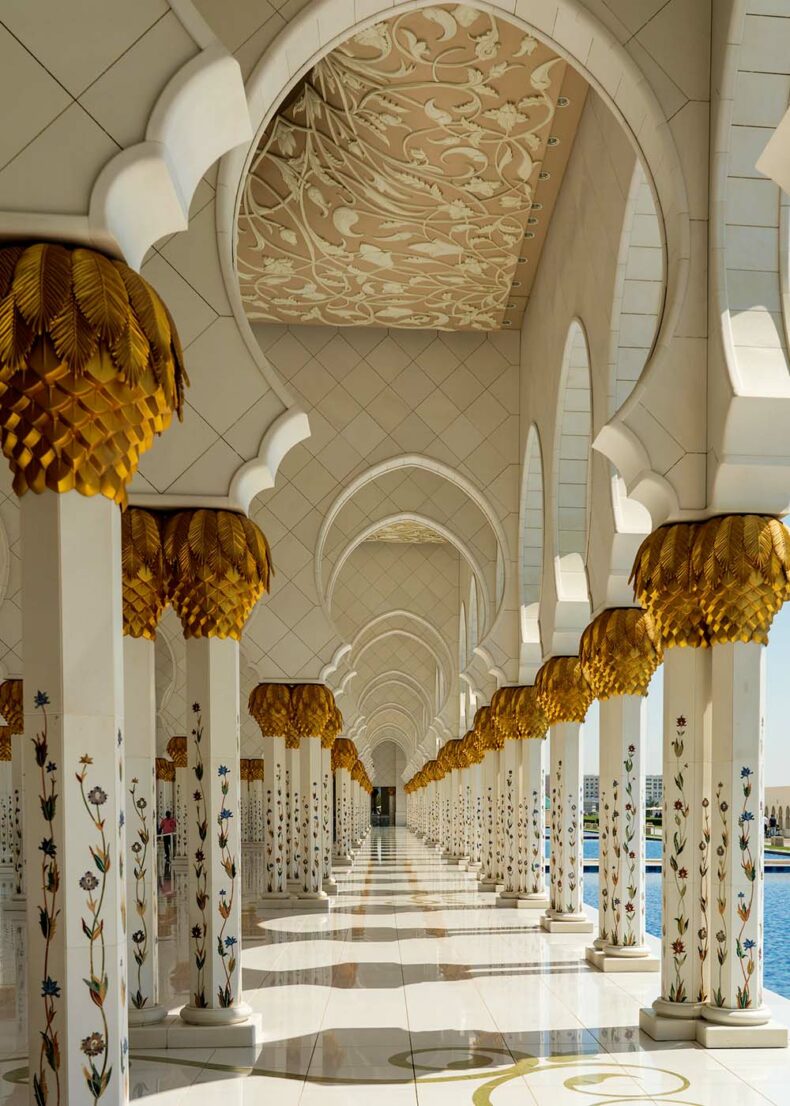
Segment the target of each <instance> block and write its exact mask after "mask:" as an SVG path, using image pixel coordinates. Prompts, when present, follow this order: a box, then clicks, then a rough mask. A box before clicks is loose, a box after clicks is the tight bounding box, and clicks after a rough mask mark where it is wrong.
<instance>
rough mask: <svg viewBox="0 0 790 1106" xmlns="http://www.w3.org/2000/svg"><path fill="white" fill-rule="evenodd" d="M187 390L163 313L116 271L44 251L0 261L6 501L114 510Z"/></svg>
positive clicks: (81, 257)
mask: <svg viewBox="0 0 790 1106" xmlns="http://www.w3.org/2000/svg"><path fill="white" fill-rule="evenodd" d="M186 383H187V377H186V372H185V370H184V365H183V355H182V353H181V346H180V343H179V340H178V334H177V332H176V328H175V325H174V323H173V320H172V318H171V317H170V314H169V312H168V310H167V308H166V307H165V305H164V304H163V303H162V301H161V299H160V298H159V296H158V295H157V293H156V292H155V291H154V290H153V288H152V287H151V286H150V285H149V284H148V283H147V282H146V281H145V280H144V279H143V278H142V277H141V276H140V275H139V274H138V273H136V272H134V270H132V269H130V268H129V267H128V266H127V265H125V264H124V263H123V262H122V261H117V260H113V259H110V258H107V257H105V256H104V255H103V254H100V253H97V252H96V251H95V250H89V249H83V248H80V247H78V248H73V249H72V248H70V247H67V246H63V245H57V244H53V243H36V244H34V245H29V246H22V245H17V246H5V247H4V248H2V249H0V438H1V439H2V450H3V453H4V455H5V456H6V457H7V458H8V460H9V462H10V464H11V469H12V472H13V474H14V491H15V492H16V494H17V495H20V496H21V495H24V494H25V492H27V491H33V492H37V493H40V492H43V491H45V490H49V491H52V492H68V491H72V490H76V491H78V492H80V493H81V494H82V495H88V496H91V495H103V496H106V497H107V498H109V499H112V500H114V501H115V502H116V503H120V504H125V503H126V487H127V484H128V483H129V481H130V480H131V478H132V477H133V476H134V473H135V471H136V469H137V465H138V462H139V460H140V456H141V454H143V453H144V452H145V451H146V450H147V449H150V447H151V445H152V443H153V440H154V435H156V434H161V433H162V431H164V430H166V429H167V427H168V426H169V425H170V421H171V419H172V416H173V412H174V411H176V412H177V413H178V415H179V416H180V415H181V409H182V401H183V391H184V387H185V385H186Z"/></svg>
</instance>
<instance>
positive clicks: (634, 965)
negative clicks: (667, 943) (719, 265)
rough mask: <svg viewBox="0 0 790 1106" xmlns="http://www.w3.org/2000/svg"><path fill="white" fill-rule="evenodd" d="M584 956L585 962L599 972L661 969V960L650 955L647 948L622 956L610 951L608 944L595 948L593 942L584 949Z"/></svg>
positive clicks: (652, 970)
mask: <svg viewBox="0 0 790 1106" xmlns="http://www.w3.org/2000/svg"><path fill="white" fill-rule="evenodd" d="M584 957H585V960H586V961H587V963H588V964H591V965H592V966H593V967H594V968H597V970H598V971H599V972H658V971H660V970H661V961H660V960H659V959H658V958H657V957H655V956H651V954H650V950H649V949H648V948H645V949H644V950H643V951H641V952H639V953H634V954H632V955H630V956H623V955H621V954H619V953H615V952H612V951H611V949H610V947H609V946H606V947H605V948H603V949H597V948H596V947H595V945H594V944H593V945H590V946H589V948H586V949H585V950H584Z"/></svg>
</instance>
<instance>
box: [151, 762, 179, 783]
mask: <svg viewBox="0 0 790 1106" xmlns="http://www.w3.org/2000/svg"><path fill="white" fill-rule="evenodd" d="M156 778H157V779H158V780H164V781H166V782H167V781H171V782H172V781H173V780H174V779H175V778H176V766H175V764H173V762H172V760H168V759H167V757H157V758H156Z"/></svg>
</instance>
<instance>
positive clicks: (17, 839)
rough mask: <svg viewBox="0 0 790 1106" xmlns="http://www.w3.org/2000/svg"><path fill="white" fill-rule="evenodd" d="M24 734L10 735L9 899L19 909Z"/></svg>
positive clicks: (23, 885) (23, 874) (22, 897)
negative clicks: (11, 861)
mask: <svg viewBox="0 0 790 1106" xmlns="http://www.w3.org/2000/svg"><path fill="white" fill-rule="evenodd" d="M27 740H28V739H27V738H26V737H25V735H24V734H21V733H15V734H12V735H11V803H10V810H9V815H10V818H9V821H10V824H9V833H10V835H11V851H12V854H13V857H14V892H13V895H12V897H11V901H12V902H13V903H14V904H15V905H17V906H18V907H19V909H20V910H21V909H22V908H23V907H24V904H25V901H26V899H27V868H26V865H25V862H24V858H25V811H24V795H25V764H26V762H27V757H26V755H25V754H26V749H25V744H26V742H27Z"/></svg>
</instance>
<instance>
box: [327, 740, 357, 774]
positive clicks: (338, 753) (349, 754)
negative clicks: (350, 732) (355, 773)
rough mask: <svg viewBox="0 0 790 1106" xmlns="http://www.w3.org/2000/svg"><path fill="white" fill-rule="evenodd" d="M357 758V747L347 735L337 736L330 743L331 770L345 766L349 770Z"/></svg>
mask: <svg viewBox="0 0 790 1106" xmlns="http://www.w3.org/2000/svg"><path fill="white" fill-rule="evenodd" d="M357 760H358V753H357V747H356V745H355V744H354V742H353V741H352V740H351V738H349V737H339V738H337V740H336V741H335V742H334V744H333V745H332V771H333V772H336V771H337V770H338V768H345V769H346V771H348V772H350V771H351V769H352V768H353V767H354V765H355V764H356V762H357Z"/></svg>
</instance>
